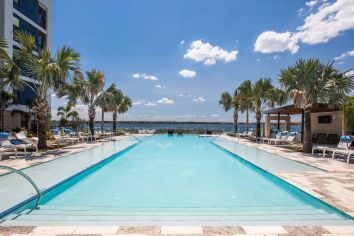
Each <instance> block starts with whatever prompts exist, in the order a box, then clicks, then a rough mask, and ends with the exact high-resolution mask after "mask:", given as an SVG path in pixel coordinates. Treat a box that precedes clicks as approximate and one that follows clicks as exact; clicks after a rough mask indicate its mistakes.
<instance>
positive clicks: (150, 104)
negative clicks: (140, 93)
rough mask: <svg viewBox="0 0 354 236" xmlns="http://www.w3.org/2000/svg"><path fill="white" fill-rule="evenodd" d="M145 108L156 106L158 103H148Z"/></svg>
mask: <svg viewBox="0 0 354 236" xmlns="http://www.w3.org/2000/svg"><path fill="white" fill-rule="evenodd" d="M145 106H156V103H153V102H148V103H145Z"/></svg>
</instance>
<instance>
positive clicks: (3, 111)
mask: <svg viewBox="0 0 354 236" xmlns="http://www.w3.org/2000/svg"><path fill="white" fill-rule="evenodd" d="M0 113H1V114H0V119H1V123H0V125H1V127H0V131H5V127H4V126H5V123H4V119H5V109H4V108H3V107H2V106H1V108H0Z"/></svg>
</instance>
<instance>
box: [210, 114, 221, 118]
mask: <svg viewBox="0 0 354 236" xmlns="http://www.w3.org/2000/svg"><path fill="white" fill-rule="evenodd" d="M210 116H211V117H219V116H220V115H219V114H211V115H210Z"/></svg>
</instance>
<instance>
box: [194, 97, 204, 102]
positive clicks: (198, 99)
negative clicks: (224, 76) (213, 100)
mask: <svg viewBox="0 0 354 236" xmlns="http://www.w3.org/2000/svg"><path fill="white" fill-rule="evenodd" d="M193 101H195V102H205V98H203V97H198V98H195V99H193Z"/></svg>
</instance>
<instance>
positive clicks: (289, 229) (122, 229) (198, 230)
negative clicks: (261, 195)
mask: <svg viewBox="0 0 354 236" xmlns="http://www.w3.org/2000/svg"><path fill="white" fill-rule="evenodd" d="M353 233H354V226H246V225H240V226H238V225H235V226H198V225H196V226H167V225H166V226H165V225H163V226H132V227H130V226H114V225H112V226H37V227H35V226H0V234H1V235H2V234H4V235H12V234H14V235H15V234H16V235H17V236H18V235H121V236H123V235H125V236H127V235H131V236H133V235H134V236H138V235H139V236H153V235H156V236H157V235H175V236H177V235H205V236H221V235H229V236H231V235H240V236H241V235H243V236H251V235H253V236H255V235H264V236H271V235H272V236H274V235H284V236H285V235H322V236H334V235H336V236H342V235H343V236H344V235H347V236H349V235H353Z"/></svg>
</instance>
